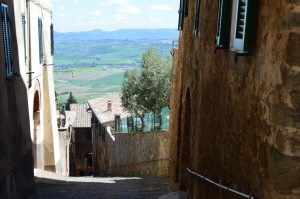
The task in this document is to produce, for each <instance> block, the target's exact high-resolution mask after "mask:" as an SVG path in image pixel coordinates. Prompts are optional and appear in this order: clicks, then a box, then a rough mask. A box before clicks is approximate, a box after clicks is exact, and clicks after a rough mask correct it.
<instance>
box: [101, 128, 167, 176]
mask: <svg viewBox="0 0 300 199" xmlns="http://www.w3.org/2000/svg"><path fill="white" fill-rule="evenodd" d="M169 135H170V133H169V132H168V131H155V132H146V133H116V134H115V135H114V137H113V136H112V135H111V134H110V133H109V132H106V135H105V141H104V140H103V139H102V138H99V139H101V140H99V145H98V146H99V152H100V151H101V155H100V157H101V158H100V159H98V160H99V164H98V165H100V167H99V174H108V175H125V176H128V175H129V176H131V175H158V176H166V175H168V166H169V162H170V159H169V151H170V137H169Z"/></svg>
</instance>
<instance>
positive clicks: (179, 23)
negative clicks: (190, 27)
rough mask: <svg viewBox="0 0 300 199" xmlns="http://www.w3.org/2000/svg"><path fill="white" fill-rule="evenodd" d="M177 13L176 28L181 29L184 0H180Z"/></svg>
mask: <svg viewBox="0 0 300 199" xmlns="http://www.w3.org/2000/svg"><path fill="white" fill-rule="evenodd" d="M178 14H179V20H178V30H182V29H183V19H184V0H180V4H179V11H178Z"/></svg>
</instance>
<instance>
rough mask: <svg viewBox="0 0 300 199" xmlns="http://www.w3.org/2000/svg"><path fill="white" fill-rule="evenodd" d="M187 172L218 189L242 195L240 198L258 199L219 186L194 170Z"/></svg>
mask: <svg viewBox="0 0 300 199" xmlns="http://www.w3.org/2000/svg"><path fill="white" fill-rule="evenodd" d="M186 170H187V171H188V172H189V173H190V174H192V175H194V176H196V177H199V178H201V179H203V180H205V181H206V182H208V183H210V184H213V185H215V186H217V187H219V188H222V189H224V190H226V191H229V192H232V193H235V194H237V195H240V196H242V197H244V198H248V199H256V198H255V197H254V196H252V195H251V193H250V195H248V194H245V193H242V192H239V191H236V190H234V189H231V188H229V187H226V186H223V185H221V184H219V183H217V182H214V181H212V180H210V179H209V178H206V177H204V176H203V175H200V174H199V173H196V172H194V171H192V170H191V169H189V168H186Z"/></svg>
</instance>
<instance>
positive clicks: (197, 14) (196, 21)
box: [193, 0, 201, 37]
mask: <svg viewBox="0 0 300 199" xmlns="http://www.w3.org/2000/svg"><path fill="white" fill-rule="evenodd" d="M200 4H201V0H197V1H196V8H195V20H194V29H193V34H194V36H196V37H198V32H199V15H200Z"/></svg>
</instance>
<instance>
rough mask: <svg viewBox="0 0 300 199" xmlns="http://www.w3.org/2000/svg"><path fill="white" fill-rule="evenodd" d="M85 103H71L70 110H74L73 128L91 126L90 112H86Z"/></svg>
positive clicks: (86, 106)
mask: <svg viewBox="0 0 300 199" xmlns="http://www.w3.org/2000/svg"><path fill="white" fill-rule="evenodd" d="M88 108H89V107H88V105H87V104H71V105H70V110H71V111H74V112H76V118H75V121H74V125H73V127H74V128H91V118H92V113H90V112H88V110H87V109H88Z"/></svg>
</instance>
